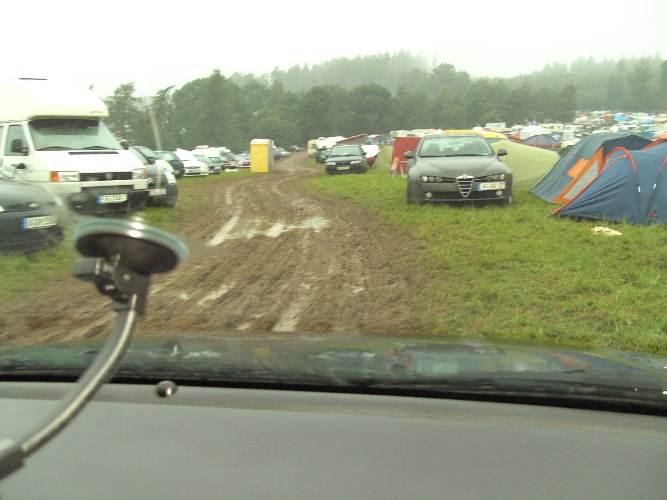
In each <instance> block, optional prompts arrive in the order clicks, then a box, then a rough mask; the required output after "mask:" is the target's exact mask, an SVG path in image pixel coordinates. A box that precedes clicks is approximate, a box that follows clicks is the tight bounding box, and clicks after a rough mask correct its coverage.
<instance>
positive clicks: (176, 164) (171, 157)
mask: <svg viewBox="0 0 667 500" xmlns="http://www.w3.org/2000/svg"><path fill="white" fill-rule="evenodd" d="M155 153H156V154H157V155H158V156H159V157H160V158H162V159H163V160H165V161H166V162H167V163H169V165H171V168H173V169H174V175H175V176H176V178H177V179H178V178H181V177H183V176H184V175H185V165H183V160H181V159H180V158H179V157H178V156H176V153H174V152H173V151H155Z"/></svg>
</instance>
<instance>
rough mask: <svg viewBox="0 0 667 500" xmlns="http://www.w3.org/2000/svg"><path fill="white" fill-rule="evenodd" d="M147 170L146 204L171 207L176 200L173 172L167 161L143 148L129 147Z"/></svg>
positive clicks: (176, 188) (176, 193) (176, 191)
mask: <svg viewBox="0 0 667 500" xmlns="http://www.w3.org/2000/svg"><path fill="white" fill-rule="evenodd" d="M129 149H130V151H132V152H133V153H134V154H135V155H136V156H137V158H139V159H140V160H141V162H142V163H143V164H144V165H145V166H146V169H147V170H148V178H149V181H148V204H149V205H162V206H166V207H173V206H174V205H176V201H177V200H178V186H177V184H176V176H175V175H174V170H173V168H172V167H171V165H170V164H169V162H168V161H166V160H163V159H162V158H160V157H159V156H158V154H157V153H155V151H153V150H152V149H150V148H147V147H145V146H129Z"/></svg>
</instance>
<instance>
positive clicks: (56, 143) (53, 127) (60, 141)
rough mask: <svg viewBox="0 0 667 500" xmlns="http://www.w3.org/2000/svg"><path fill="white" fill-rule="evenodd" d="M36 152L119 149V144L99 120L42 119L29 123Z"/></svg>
mask: <svg viewBox="0 0 667 500" xmlns="http://www.w3.org/2000/svg"><path fill="white" fill-rule="evenodd" d="M30 131H31V134H32V139H33V141H34V144H35V149H37V150H38V151H45V150H53V149H121V147H120V144H119V143H118V141H117V140H116V139H115V138H114V136H113V135H112V134H111V132H110V131H109V130H108V129H107V127H106V126H105V125H104V123H102V122H100V121H99V120H84V119H73V118H44V119H39V120H33V121H31V122H30Z"/></svg>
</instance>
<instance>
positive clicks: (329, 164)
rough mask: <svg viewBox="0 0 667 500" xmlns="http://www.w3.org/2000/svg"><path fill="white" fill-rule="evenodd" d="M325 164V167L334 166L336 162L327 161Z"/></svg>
mask: <svg viewBox="0 0 667 500" xmlns="http://www.w3.org/2000/svg"><path fill="white" fill-rule="evenodd" d="M326 166H327V167H335V166H336V162H335V161H328V162H326Z"/></svg>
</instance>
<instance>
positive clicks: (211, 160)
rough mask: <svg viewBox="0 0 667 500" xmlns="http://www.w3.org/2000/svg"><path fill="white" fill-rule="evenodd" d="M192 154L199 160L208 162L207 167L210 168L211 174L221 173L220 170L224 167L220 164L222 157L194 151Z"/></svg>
mask: <svg viewBox="0 0 667 500" xmlns="http://www.w3.org/2000/svg"><path fill="white" fill-rule="evenodd" d="M192 154H193V155H194V156H195V158H197V159H198V160H199V161H201V162H204V163H205V164H206V168H208V173H209V174H219V173H220V171H221V170H222V167H221V166H220V164H221V160H220V157H211V156H206V155H203V154H199V153H192Z"/></svg>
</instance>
